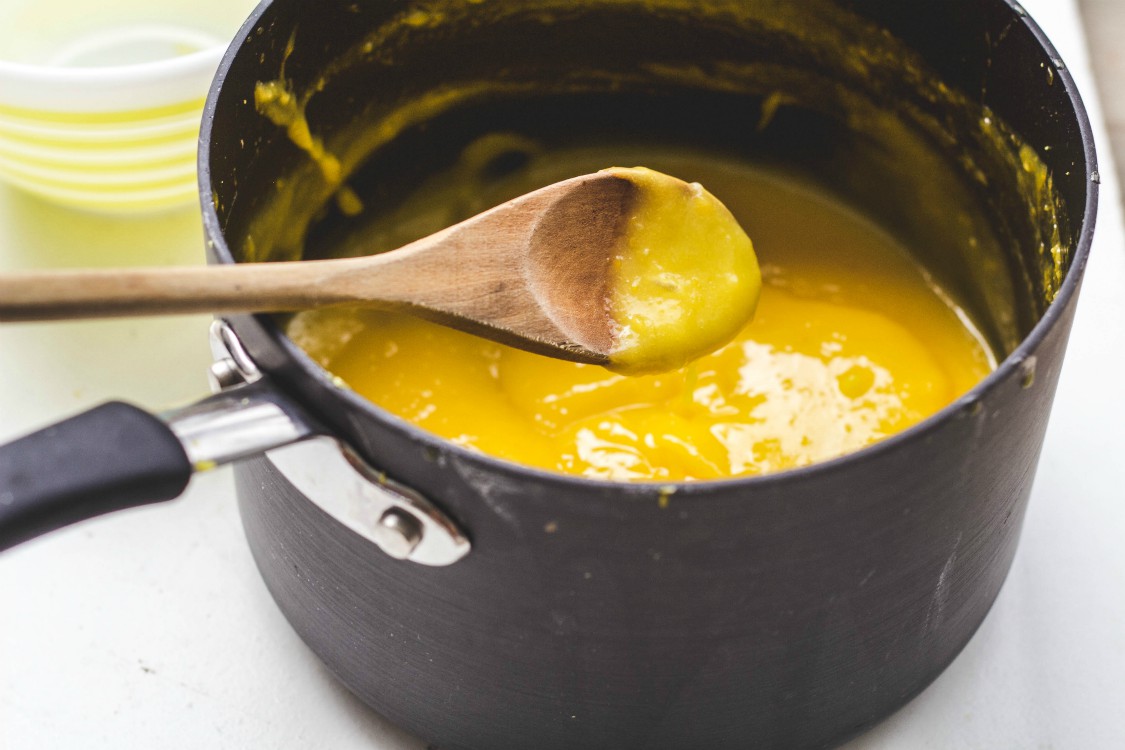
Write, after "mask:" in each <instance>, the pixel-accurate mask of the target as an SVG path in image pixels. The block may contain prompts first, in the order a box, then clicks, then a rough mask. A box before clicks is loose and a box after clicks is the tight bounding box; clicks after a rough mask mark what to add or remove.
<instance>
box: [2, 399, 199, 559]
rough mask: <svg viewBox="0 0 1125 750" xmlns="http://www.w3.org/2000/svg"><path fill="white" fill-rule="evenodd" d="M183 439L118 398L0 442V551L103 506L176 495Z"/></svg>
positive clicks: (185, 462)
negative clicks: (4, 442) (36, 430)
mask: <svg viewBox="0 0 1125 750" xmlns="http://www.w3.org/2000/svg"><path fill="white" fill-rule="evenodd" d="M191 474H192V464H191V461H190V460H189V459H188V456H187V452H186V451H185V450H184V446H183V444H182V443H181V442H180V440H179V438H177V437H176V435H175V433H173V432H172V430H171V428H169V427H168V425H167V424H165V423H164V422H163V421H162V420H160V419H159V418H157V417H155V416H153V415H151V414H149V413H148V412H145V411H143V410H141V409H138V408H137V407H135V406H131V405H129V404H125V403H121V402H119V401H115V402H111V403H108V404H103V405H101V406H98V407H96V408H94V409H91V410H90V411H87V412H84V413H82V414H79V415H77V416H75V417H71V418H70V419H67V420H65V421H63V422H59V423H58V424H55V425H52V426H51V427H48V428H46V429H43V430H40V431H39V432H35V433H32V434H30V435H27V436H26V437H23V438H20V439H19V440H16V441H15V442H13V443H9V444H8V445H4V446H0V550H4V549H7V548H9V547H12V546H14V545H17V544H19V543H20V542H24V541H27V540H28V539H31V538H33V537H36V536H39V535H40V534H45V533H47V532H48V531H54V530H55V529H60V528H62V527H63V526H69V525H70V524H72V523H76V522H78V521H84V520H86V519H88V518H93V517H94V516H100V515H102V514H103V513H109V512H111V511H115V510H121V509H124V508H131V507H134V506H137V505H145V504H147V503H158V502H162V501H164V500H171V499H172V498H175V497H178V496H179V495H180V494H181V493H182V492H183V491H184V489H185V488H186V487H187V484H188V481H189V480H190V479H191Z"/></svg>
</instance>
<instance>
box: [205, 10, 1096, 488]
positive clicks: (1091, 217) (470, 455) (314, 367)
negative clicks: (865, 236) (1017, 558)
mask: <svg viewBox="0 0 1125 750" xmlns="http://www.w3.org/2000/svg"><path fill="white" fill-rule="evenodd" d="M274 1H275V0H262V2H261V3H260V4H259V5H258V6H257V7H256V8H255V9H254V11H253V13H251V14H250V16H249V17H248V18H247V20H246V22H245V23H244V24H243V26H242V28H241V29H239V31H238V33H237V34H236V35H235V37H234V39H233V40H232V42H231V45H230V47H229V48H228V49H227V52H226V54H225V55H224V56H223V59H222V61H221V63H220V64H219V70H218V73H217V74H216V77H215V81H214V83H213V84H212V86H211V89H210V91H209V93H208V96H207V103H206V105H205V106H204V117H203V126H202V128H201V130H200V134H199V153H198V174H199V185H198V187H199V199H200V205H201V207H202V214H203V217H202V218H203V226H204V231H205V233H206V235H207V244H208V247H209V249H210V250H211V252H212V253H213V255H214V258H215V259H216V261H217V262H219V263H235V262H237V261H235V259H234V256H233V254H232V253H231V250H230V246H229V244H228V243H227V237H226V234H225V232H224V231H223V227H222V223H221V222H220V220H219V216H218V211H217V209H216V205H215V198H214V193H213V190H214V186H213V182H212V175H211V163H210V162H211V139H212V131H213V126H214V120H215V112H216V109H217V106H218V101H219V97H220V94H221V93H222V90H223V83H224V82H225V80H226V78H227V75H228V73H229V71H230V67H231V65H232V64H233V63H234V60H235V58H236V57H237V56H238V55H239V53H240V52H241V50H242V48H243V45H244V43H245V41H246V39H247V38H248V37H249V35H250V34H251V32H252V31H253V29H254V27H255V26H256V25H257V24H258V22H259V20H260V19H261V18H262V16H263V15H265V13H266V12H267V11H268V10H269V9H270V8H271V7H272V6H273V4H274ZM993 1H994V2H996V3H997V4H999V5H1002V6H1005V7H1006V8H1007V9H1008V11H1009V12H1010V13H1011V14H1012V19H1013V21H1014V22H1016V23H1020V24H1023V25H1024V26H1026V28H1027V30H1028V32H1029V33H1030V34H1031V35H1032V36H1033V37H1034V39H1035V41H1036V43H1037V44H1038V45H1039V46H1040V47H1041V48H1042V49H1043V51H1044V52H1046V53H1047V55H1048V56H1049V58H1050V59H1052V60H1058V61H1060V64H1059V65H1058V69H1057V71H1056V73H1055V74H1056V79H1057V82H1058V83H1061V85H1062V86H1063V87H1064V90H1065V92H1066V95H1067V99H1068V100H1069V102H1070V105H1071V108H1072V109H1073V113H1074V118H1075V124H1076V125H1077V127H1078V137H1079V140H1080V141H1081V144H1082V158H1083V161H1082V168H1083V173H1084V174H1085V175H1086V178H1087V179H1086V201H1085V210H1084V211H1083V214H1082V216H1081V218H1080V219H1079V220H1078V223H1077V226H1078V232H1077V243H1076V245H1075V248H1074V255H1073V257H1072V259H1071V264H1070V267H1069V268H1068V269H1067V273H1066V277H1065V278H1064V279H1063V282H1062V285H1061V286H1060V287H1059V291H1058V294H1057V295H1056V296H1055V299H1054V300H1053V301H1052V302H1051V304H1050V305H1049V306H1048V307H1047V310H1046V311H1045V312H1044V313H1043V314H1042V315H1041V316H1040V318H1039V320H1038V321H1037V322H1036V323H1035V325H1034V326H1033V327H1032V329H1031V331H1030V332H1029V333H1028V334H1027V335H1025V336H1024V337H1023V339H1022V340H1021V341H1020V343H1019V345H1018V346H1017V347H1016V348H1015V349H1014V350H1013V351H1012V352H1011V353H1010V354H1009V355H1007V356H1006V357H1005V358H1004V359H1003V360H1002V361H1001V362H1000V363H999V364H998V366H997V367H996V369H994V370H993V371H992V372H991V373H989V375H987V376H986V377H985V378H984V379H982V380H980V381H979V382H978V383H977V384H976V385H975V386H973V388H971V389H970V390H969V391H968V392H966V393H965V394H963V395H961V396H960V397H959V398H957V399H955V400H954V401H953V402H951V403H950V404H948V405H947V406H945V407H944V408H942V409H941V410H939V411H937V412H935V413H934V414H932V415H930V416H929V417H927V418H926V419H924V420H922V421H921V422H919V423H917V424H915V425H913V426H911V427H909V428H907V429H906V430H903V431H901V432H898V433H895V434H894V435H891V436H889V437H887V438H885V439H883V440H880V441H879V442H877V443H874V444H872V445H868V446H866V447H864V448H861V449H859V450H857V451H853V452H850V453H846V454H844V455H842V456H838V457H836V458H832V459H828V460H825V461H818V462H816V463H813V464H811V465H808V466H803V467H799V468H795V469H787V470H784V471H780V472H774V473H768V474H762V475H754V476H743V477H729V478H723V479H715V480H699V481H638V482H632V481H630V482H621V481H612V480H604V479H592V478H588V477H583V476H574V475H568V474H562V473H559V472H552V471H548V470H546V469H540V468H537V467H532V466H526V465H524V464H519V463H516V462H514V461H509V460H506V459H502V458H497V457H494V456H491V455H488V454H483V453H480V452H477V451H472V450H469V449H468V448H464V447H461V446H458V445H455V444H454V443H452V442H450V441H448V440H446V439H444V438H441V437H439V436H437V435H434V434H433V433H430V432H427V431H426V430H423V429H422V428H420V427H417V426H415V425H413V424H411V423H410V422H407V421H406V420H404V419H402V418H400V417H398V416H396V415H394V414H391V413H390V412H388V411H386V410H385V409H383V408H382V407H380V406H378V405H377V404H374V403H372V402H370V401H368V400H367V399H365V398H364V397H363V396H360V395H359V394H357V393H355V392H353V391H351V390H348V389H341V388H339V387H337V386H336V385H335V384H334V382H333V376H332V374H331V373H330V372H328V371H327V370H325V369H324V368H323V367H321V366H320V365H319V364H318V363H317V362H315V361H314V360H313V359H312V357H310V356H309V355H308V354H307V353H305V351H304V350H302V349H301V348H300V347H298V346H297V345H296V344H295V343H294V342H293V341H292V340H290V339H289V337H288V336H286V335H285V333H284V332H283V331H282V330H281V328H280V327H279V326H278V325H277V324H276V323H274V322H273V321H272V320H271V319H270V317H269V316H267V315H253V316H248V317H247V318H246V319H247V320H249V321H252V323H253V325H254V326H255V327H257V329H258V331H259V332H260V333H261V334H262V335H264V336H265V338H266V339H268V341H269V343H270V344H271V345H273V346H274V347H276V348H277V349H278V350H280V351H281V352H282V353H283V354H284V356H285V357H286V358H287V360H288V362H289V363H292V364H295V365H296V366H297V368H298V369H299V370H300V371H301V374H302V375H303V376H305V377H308V378H311V379H312V381H313V382H314V383H317V384H318V385H319V386H320V387H321V388H323V389H325V390H327V391H329V392H331V393H332V395H333V396H334V397H335V398H336V399H338V400H340V401H342V402H343V403H344V404H345V405H346V406H347V407H348V409H349V410H355V411H358V412H361V413H366V414H367V415H369V416H371V417H373V418H374V419H375V420H376V421H378V422H380V423H382V424H383V425H385V426H387V427H389V428H390V429H392V430H393V431H394V432H395V433H397V434H398V435H399V436H400V437H401V438H402V439H403V440H406V441H409V442H410V443H413V444H415V445H418V446H422V447H424V448H427V449H433V450H436V451H438V452H439V453H440V454H442V455H445V456H447V457H448V458H449V459H450V460H451V461H453V462H457V463H467V464H470V465H472V464H475V465H479V466H481V467H483V468H486V469H488V470H489V471H492V472H495V473H497V474H499V475H501V476H505V477H510V478H512V479H523V480H527V479H534V481H535V482H537V483H539V484H541V485H545V486H548V487H551V486H553V487H556V488H562V487H565V488H568V489H584V490H585V491H586V492H588V493H592V494H590V497H594V494H593V493H596V494H597V495H598V496H605V495H606V493H609V494H612V495H613V496H615V497H617V498H619V499H624V500H637V501H644V502H648V501H649V500H651V498H652V497H653V496H654V495H657V494H667V493H669V492H674V493H675V494H677V495H678V496H689V495H695V496H707V495H710V494H713V493H716V492H719V493H725V492H729V491H731V490H732V489H739V490H743V491H744V492H746V493H750V492H752V491H754V490H767V489H768V488H771V487H775V486H778V485H786V484H789V483H792V482H801V481H806V480H808V479H811V478H815V477H821V476H830V475H831V474H833V473H834V472H837V471H840V470H841V469H844V468H846V467H849V466H851V465H852V464H858V463H861V462H866V461H868V460H871V459H873V458H875V457H878V456H881V455H883V454H884V453H885V452H887V451H894V450H897V449H898V448H899V446H901V445H903V444H909V443H912V442H914V441H925V440H927V439H928V437H929V435H931V434H932V433H933V432H934V431H935V430H936V429H938V428H939V427H940V426H941V425H942V424H944V423H945V422H947V421H949V420H952V419H955V418H956V417H957V415H958V414H959V413H962V412H964V411H966V410H969V409H972V408H973V407H974V406H975V405H976V404H978V403H979V402H980V401H982V400H983V398H984V397H985V396H986V395H987V394H989V393H991V392H993V391H995V390H996V389H998V388H999V387H1000V386H1001V385H1002V384H1003V383H1005V382H1007V381H1009V380H1010V379H1012V378H1021V377H1022V371H1023V368H1024V366H1025V363H1026V362H1028V361H1034V359H1035V352H1036V351H1038V349H1039V347H1040V346H1041V345H1042V343H1043V342H1044V340H1045V339H1046V338H1047V336H1048V334H1049V333H1050V332H1051V331H1052V330H1053V329H1054V327H1055V326H1056V325H1057V324H1058V322H1059V320H1060V318H1062V317H1063V316H1064V315H1065V314H1066V312H1067V309H1068V308H1069V307H1070V306H1071V304H1072V301H1073V300H1074V298H1075V296H1076V295H1077V294H1078V292H1079V289H1080V288H1081V280H1082V277H1083V275H1084V272H1085V268H1086V264H1087V262H1088V261H1089V255H1090V248H1091V246H1092V244H1093V237H1094V228H1095V225H1096V222H1097V215H1098V200H1099V194H1100V187H1101V186H1100V176H1099V171H1098V158H1097V150H1096V147H1095V143H1094V136H1093V128H1092V126H1091V123H1090V117H1089V113H1088V112H1087V109H1086V106H1085V103H1084V102H1083V100H1082V95H1081V93H1080V92H1079V90H1078V87H1077V84H1076V83H1075V81H1074V77H1073V75H1072V74H1071V72H1070V67H1069V66H1067V65H1065V64H1063V63H1062V60H1063V58H1062V57H1061V55H1060V54H1059V53H1058V51H1057V50H1056V49H1055V46H1054V45H1053V44H1052V43H1051V41H1050V39H1049V38H1048V36H1047V35H1046V33H1045V32H1044V31H1043V29H1042V28H1041V27H1040V26H1039V24H1038V23H1036V22H1035V20H1034V19H1033V18H1032V17H1031V16H1030V14H1028V12H1027V11H1026V10H1025V9H1024V8H1023V6H1022V5H1020V4H1019V2H1018V0H993ZM235 330H236V332H237V330H238V326H237V325H236V327H235ZM291 390H292V389H286V392H287V393H291ZM293 395H294V398H297V395H295V394H293ZM298 400H299V401H303V400H304V399H301V398H298ZM317 412H318V410H315V409H314V413H317ZM329 427H332V425H329ZM333 430H334V431H335V428H333ZM373 458H374V459H376V465H377V466H379V468H381V469H382V468H387V467H383V466H381V465H379V463H378V456H373ZM391 472H392V473H393V467H391Z"/></svg>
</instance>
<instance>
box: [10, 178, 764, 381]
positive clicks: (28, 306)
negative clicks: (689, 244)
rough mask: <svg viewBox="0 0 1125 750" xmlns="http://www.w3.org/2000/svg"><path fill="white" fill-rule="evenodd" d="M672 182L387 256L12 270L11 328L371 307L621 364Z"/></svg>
mask: <svg viewBox="0 0 1125 750" xmlns="http://www.w3.org/2000/svg"><path fill="white" fill-rule="evenodd" d="M642 172H643V174H641V173H642ZM654 180H656V181H657V182H653V181H654ZM663 181H668V185H672V186H673V187H672V188H671V189H672V191H673V193H672V194H673V195H674V196H679V195H680V194H681V193H682V194H683V196H684V199H685V200H688V199H690V197H691V195H693V194H697V193H698V190H695V188H698V186H688V185H687V184H686V183H683V182H681V181H679V180H675V179H674V178H671V177H667V176H666V175H659V174H658V173H653V172H648V171H647V170H627V169H613V170H606V171H603V172H598V173H596V174H591V175H584V176H582V177H575V178H573V179H570V180H565V181H563V182H559V183H555V184H554V185H550V186H548V187H546V188H543V189H541V190H537V191H535V192H532V193H528V194H527V195H524V196H522V197H520V198H516V199H515V200H512V201H509V202H508V203H505V204H503V205H500V206H498V207H496V208H494V209H492V210H490V211H486V212H485V213H482V214H479V215H477V216H475V217H473V218H470V219H468V220H466V221H464V222H462V223H460V224H457V225H454V226H452V227H450V228H448V229H445V230H443V231H441V232H438V233H436V234H433V235H431V236H429V237H425V238H423V239H420V240H418V241H416V242H413V243H411V244H409V245H406V246H405V247H402V248H399V249H398V250H393V251H391V252H387V253H382V254H380V255H373V256H368V257H361V258H346V259H336V260H312V261H298V262H286V263H281V262H278V263H243V264H233V265H218V266H209V267H184V268H180V267H176V268H140V269H113V270H91V271H50V272H32V273H17V274H8V275H3V276H0V321H43V320H62V319H73V318H98V317H120V316H135V315H160V314H180V313H204V312H207V313H233V312H283V311H297V310H308V309H314V308H320V307H328V306H333V305H344V304H363V305H370V306H374V307H379V308H382V309H390V310H401V311H404V312H408V313H410V314H413V315H417V316H420V317H424V318H428V319H430V320H433V321H435V322H438V323H441V324H444V325H447V326H450V327H453V328H459V329H461V330H465V331H468V332H470V333H474V334H477V335H480V336H483V337H485V338H489V339H493V340H495V341H499V342H501V343H504V344H508V345H511V346H515V347H518V348H521V349H527V350H530V351H533V352H538V353H541V354H546V355H549V356H553V357H557V358H561V359H568V360H572V361H576V362H586V363H593V364H603V365H611V364H612V363H613V359H614V355H615V353H616V352H618V351H619V349H620V344H621V341H620V340H619V339H621V340H623V339H622V336H621V334H622V331H623V330H627V329H628V328H629V326H628V325H627V324H626V323H625V322H624V319H623V317H622V316H621V315H620V314H617V315H616V317H617V318H620V319H615V317H614V316H615V311H614V305H613V300H614V299H615V287H616V286H620V285H621V283H622V281H621V279H618V278H616V276H615V274H616V273H617V269H619V268H620V265H621V261H622V258H623V257H626V256H627V255H628V254H629V253H631V252H637V251H636V249H635V248H630V246H629V242H630V239H631V238H632V237H633V234H634V232H633V229H634V228H635V227H634V225H636V224H637V214H636V211H637V209H638V208H641V207H644V206H646V205H648V203H647V202H646V201H647V200H648V194H649V193H652V192H653V190H652V188H653V185H657V186H658V187H660V188H661V189H663V190H665V191H666V190H668V187H667V185H665V183H664V182H663ZM708 197H710V196H708ZM677 200H678V197H677ZM710 200H711V201H713V202H714V203H716V204H717V203H718V202H717V201H715V200H714V199H713V198H710ZM719 205H720V206H721V204H719ZM723 210H724V211H725V209H723ZM727 216H728V217H729V213H728V214H727ZM731 221H732V222H733V219H731ZM650 223H651V222H650ZM735 226H737V225H735ZM739 231H741V230H739ZM743 236H744V235H743ZM748 242H749V241H748V240H747V244H748ZM644 253H645V254H646V255H647V254H648V248H647V247H646V248H645V249H644ZM751 255H752V251H751ZM705 256H706V252H704V253H702V255H701V257H704V258H705ZM646 262H647V261H646ZM701 262H705V260H704V261H701ZM646 268H647V266H646ZM754 272H755V273H756V272H757V266H756V265H755V266H754ZM755 299H756V292H755ZM752 309H753V308H752V306H751V308H750V312H752ZM747 317H748V314H747V315H744V316H743V319H742V320H741V321H739V322H738V327H741V324H742V323H744V322H745V318H747ZM724 335H725V334H724ZM731 335H733V333H732V334H731ZM719 343H722V342H719ZM630 367H631V368H633V369H638V368H636V367H634V365H633V364H630ZM646 367H647V364H646V363H643V362H642V363H641V367H640V368H639V369H646Z"/></svg>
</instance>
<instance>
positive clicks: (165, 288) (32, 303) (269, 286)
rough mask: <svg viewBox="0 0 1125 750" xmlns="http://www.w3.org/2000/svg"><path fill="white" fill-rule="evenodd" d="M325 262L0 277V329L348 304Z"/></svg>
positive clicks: (332, 267)
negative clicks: (1, 326) (330, 280)
mask: <svg viewBox="0 0 1125 750" xmlns="http://www.w3.org/2000/svg"><path fill="white" fill-rule="evenodd" d="M337 268H338V266H336V264H335V263H334V262H332V261H324V262H319V263H318V262H299V263H252V264H245V265H223V266H201V267H173V268H140V269H105V270H101V269H99V270H84V271H45V272H38V271H36V272H20V273H12V274H0V322H18V321H37V320H67V319H75V318H106V317H123V316H133V315H177V314H187V313H223V312H279V311H284V310H300V309H308V308H313V307H323V306H325V305H332V304H339V303H343V302H348V301H352V299H353V295H350V294H346V293H341V292H339V291H334V290H335V289H336V287H338V285H333V284H329V283H323V282H325V281H326V277H327V276H328V275H332V274H334V273H338V272H339V271H338V270H337Z"/></svg>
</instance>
